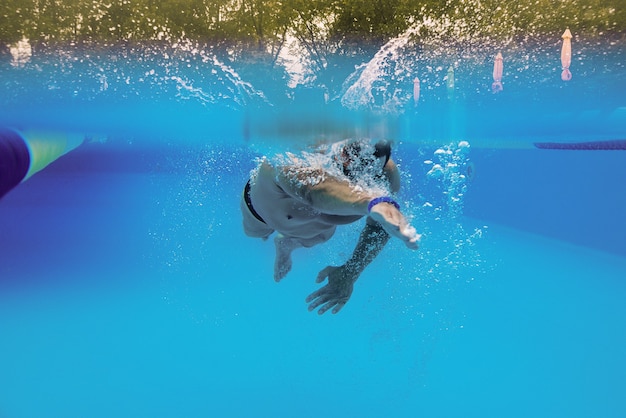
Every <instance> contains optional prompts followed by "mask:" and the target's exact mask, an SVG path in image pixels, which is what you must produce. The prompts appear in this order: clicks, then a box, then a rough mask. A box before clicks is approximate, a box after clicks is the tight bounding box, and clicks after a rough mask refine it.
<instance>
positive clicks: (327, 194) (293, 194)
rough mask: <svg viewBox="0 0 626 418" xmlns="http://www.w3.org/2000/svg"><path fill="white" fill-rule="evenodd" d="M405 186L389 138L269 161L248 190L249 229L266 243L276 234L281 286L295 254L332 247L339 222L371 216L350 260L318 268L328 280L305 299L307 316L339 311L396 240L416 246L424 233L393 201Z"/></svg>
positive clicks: (277, 277)
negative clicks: (369, 267)
mask: <svg viewBox="0 0 626 418" xmlns="http://www.w3.org/2000/svg"><path fill="white" fill-rule="evenodd" d="M305 154H307V155H305ZM399 189H400V174H399V171H398V167H397V166H396V164H395V163H394V161H393V160H392V159H391V145H390V144H389V142H387V141H379V142H377V143H373V142H372V141H370V140H362V139H359V140H354V139H351V140H346V141H341V142H337V143H334V144H332V145H330V146H328V147H326V149H319V150H317V152H316V153H315V154H312V153H303V155H302V157H297V156H295V155H293V154H290V153H287V154H286V157H285V158H283V161H280V162H279V163H270V162H269V161H268V160H267V159H266V158H265V159H263V160H262V161H261V162H260V164H259V165H258V167H257V168H256V169H255V170H253V173H252V176H251V178H250V180H249V181H248V183H247V184H246V186H245V188H244V191H243V195H242V198H241V212H242V215H243V229H244V232H245V233H246V235H248V236H250V237H254V238H262V239H264V240H266V239H267V238H269V236H270V235H271V234H272V233H274V232H276V233H277V234H276V236H275V237H274V244H275V246H276V260H275V262H274V280H275V281H277V282H279V281H281V280H282V279H283V278H284V277H285V276H286V275H287V273H289V271H290V270H291V266H292V261H291V253H292V251H293V250H295V249H296V248H300V247H307V248H308V247H313V246H315V245H318V244H321V243H323V242H326V241H328V240H329V239H330V238H331V237H332V236H333V234H334V233H335V230H336V228H337V226H338V225H346V224H350V223H353V222H356V221H358V220H359V219H361V218H362V217H364V216H366V217H367V219H366V222H365V227H364V228H363V230H362V231H361V234H360V236H359V240H358V242H357V244H356V247H355V249H354V251H353V253H352V256H351V257H350V259H349V260H348V261H346V263H345V264H343V265H341V266H327V267H325V268H324V269H323V270H322V271H320V272H319V274H318V275H317V280H316V282H317V283H322V282H323V281H324V280H326V279H327V280H328V283H327V284H326V285H325V286H323V287H322V288H320V289H318V290H317V291H315V292H313V293H311V294H310V295H309V296H308V297H307V298H306V302H307V303H309V311H313V310H315V309H317V308H319V310H318V313H319V314H320V315H321V314H323V313H325V312H326V311H328V310H331V309H332V313H333V314H336V313H337V312H339V311H340V310H341V309H342V308H343V307H344V305H345V304H346V303H347V302H348V300H349V299H350V296H351V295H352V290H353V287H354V283H355V282H356V281H357V279H358V278H359V276H360V275H361V273H362V272H363V270H365V268H366V267H367V265H369V264H370V263H371V262H372V261H373V260H374V258H376V256H377V255H378V254H379V253H380V251H381V250H382V249H383V248H384V246H385V244H386V243H387V242H388V241H389V238H390V237H392V236H393V237H396V238H399V239H400V240H402V241H403V242H404V244H405V245H406V246H407V247H408V248H410V249H412V250H416V249H417V248H418V244H419V241H420V235H419V234H418V233H417V232H416V231H415V228H413V227H412V226H411V225H409V223H408V222H407V220H406V218H405V217H404V215H402V213H401V212H400V205H399V204H398V203H397V202H396V201H395V200H394V199H393V197H392V195H394V194H396V193H397V192H398V190H399Z"/></svg>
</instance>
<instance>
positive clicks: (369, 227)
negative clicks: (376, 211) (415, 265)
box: [306, 218, 390, 315]
mask: <svg viewBox="0 0 626 418" xmlns="http://www.w3.org/2000/svg"><path fill="white" fill-rule="evenodd" d="M389 237H390V236H389V234H388V233H387V232H386V231H385V230H384V229H383V227H382V226H381V225H380V224H379V223H377V222H375V221H373V220H372V219H370V218H367V222H366V224H365V228H363V231H362V232H361V235H360V236H359V241H358V243H357V245H356V248H355V249H354V251H353V253H352V257H350V259H349V260H348V261H347V262H346V263H345V264H344V265H343V266H339V267H335V266H327V267H326V268H324V269H323V270H322V271H320V273H319V274H318V275H317V280H316V283H321V282H323V281H324V280H325V279H328V283H327V284H326V285H325V286H324V287H322V288H320V289H318V290H317V291H315V292H313V293H311V294H310V295H309V296H308V297H307V298H306V302H307V303H309V311H313V310H315V309H317V308H318V307H320V306H321V308H320V309H319V310H318V311H317V313H318V314H320V315H322V314H323V313H324V312H326V311H328V310H329V309H332V313H333V314H336V313H337V312H339V311H340V310H341V308H343V307H344V305H345V304H346V303H347V302H348V299H350V296H351V295H352V289H353V287H354V282H356V281H357V279H358V278H359V276H360V275H361V273H362V272H363V270H365V267H367V266H368V265H369V264H370V263H371V262H372V260H374V259H375V258H376V256H377V255H378V253H380V251H381V250H382V249H383V248H384V247H385V244H387V241H389Z"/></svg>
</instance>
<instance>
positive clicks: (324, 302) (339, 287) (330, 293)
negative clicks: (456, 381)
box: [306, 264, 358, 315]
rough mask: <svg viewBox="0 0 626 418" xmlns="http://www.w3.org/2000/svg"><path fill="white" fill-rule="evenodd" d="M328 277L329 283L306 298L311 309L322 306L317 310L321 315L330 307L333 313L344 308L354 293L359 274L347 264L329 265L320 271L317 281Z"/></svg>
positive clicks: (320, 281)
mask: <svg viewBox="0 0 626 418" xmlns="http://www.w3.org/2000/svg"><path fill="white" fill-rule="evenodd" d="M327 278H328V284H326V285H325V286H324V287H322V288H321V289H319V290H316V291H315V292H313V293H311V294H310V295H309V296H307V298H306V302H307V303H309V311H313V310H315V309H317V308H318V307H319V306H322V307H321V308H320V309H319V310H318V311H317V313H318V314H320V315H322V314H323V313H324V312H326V311H328V310H329V309H332V313H334V314H336V313H337V312H339V311H340V310H341V308H343V306H344V305H345V304H346V303H347V302H348V299H350V296H351V295H352V289H353V287H354V282H356V279H357V278H358V274H357V273H356V272H355V271H354V269H349V268H347V267H346V265H345V264H344V265H343V266H340V267H335V266H328V267H326V268H324V269H323V270H322V271H320V272H319V274H318V275H317V280H316V281H315V282H316V283H322V282H323V281H324V280H325V279H327Z"/></svg>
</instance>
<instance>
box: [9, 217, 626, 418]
mask: <svg viewBox="0 0 626 418" xmlns="http://www.w3.org/2000/svg"><path fill="white" fill-rule="evenodd" d="M228 225H230V224H227V226H228ZM230 226H232V227H233V228H234V227H235V224H234V222H233V224H232V225H230ZM339 238H341V237H339ZM235 244H236V245H237V253H239V254H246V255H247V256H246V257H245V258H239V259H237V261H236V262H223V261H220V260H228V259H229V257H232V255H233V251H234V248H235V247H234V245H235ZM476 246H477V249H478V250H479V251H480V254H481V255H482V258H483V259H484V263H483V266H484V269H483V271H482V273H481V274H479V275H473V273H475V271H472V277H473V278H474V280H469V281H468V280H466V279H468V278H469V277H465V275H464V271H463V270H461V271H459V272H458V274H455V275H449V274H447V273H446V274H443V275H437V274H436V272H435V274H434V275H432V276H428V275H426V274H425V275H421V273H420V272H421V270H420V267H419V265H418V263H419V262H418V258H416V256H415V255H414V254H411V253H400V252H399V251H395V249H394V248H388V249H386V250H385V251H386V253H383V255H382V256H381V258H380V259H378V260H376V262H375V263H374V264H373V265H372V266H371V268H370V269H368V270H367V271H366V273H364V275H363V277H362V278H361V280H360V281H359V282H358V284H357V286H356V290H355V293H354V295H353V298H352V300H351V301H350V302H349V304H348V305H347V306H346V308H345V309H344V311H342V313H340V314H339V315H336V316H330V315H326V316H323V317H319V316H318V315H316V314H312V313H309V312H307V311H306V304H305V303H304V297H305V296H306V294H308V292H310V291H312V290H314V289H315V288H316V285H315V284H314V283H313V281H314V275H315V273H316V272H317V271H318V270H319V269H320V268H321V267H323V265H322V264H323V263H324V261H325V260H323V258H322V260H320V258H321V257H322V255H323V254H324V252H323V251H321V250H320V251H316V250H315V249H314V250H312V252H311V253H307V252H298V253H296V254H295V259H294V261H295V263H296V264H295V266H294V270H293V271H292V272H291V274H290V276H289V277H287V279H285V281H284V282H282V283H280V284H275V283H273V281H272V279H271V268H272V259H271V256H272V249H271V243H267V242H265V243H263V242H261V241H258V240H250V239H246V238H244V237H241V236H232V237H228V238H225V239H224V241H223V242H222V243H221V244H220V245H213V246H211V247H210V248H206V249H205V250H204V251H206V252H209V253H210V255H207V256H206V260H204V261H207V262H208V263H207V264H201V263H197V262H196V263H194V262H190V263H179V265H178V266H177V267H176V266H172V267H170V268H169V269H168V267H166V266H162V267H157V266H153V267H152V268H146V269H145V271H144V272H143V274H144V275H146V276H151V278H152V279H153V280H147V279H146V278H144V280H141V281H140V283H139V284H137V283H138V282H137V277H136V275H137V274H140V273H141V272H140V271H135V272H134V274H129V275H128V277H125V278H123V277H122V278H120V277H118V278H117V280H115V282H114V284H111V286H109V287H108V288H107V290H106V291H103V289H102V287H96V286H90V285H82V286H80V285H76V284H73V285H69V284H68V285H66V286H65V287H59V288H56V289H52V290H46V289H41V288H40V289H39V291H34V290H33V289H32V288H31V289H21V290H13V291H11V292H7V293H5V294H4V295H3V296H2V297H1V298H2V303H1V304H0V331H1V332H2V335H3V341H5V343H3V345H2V346H1V347H0V369H2V370H3V371H4V372H3V373H2V376H1V377H0V393H1V394H2V395H0V413H1V414H3V415H5V416H16V417H31V416H32V417H48V416H50V417H51V416H92V417H100V416H102V417H105V416H120V417H124V416H138V415H144V416H145V415H150V416H229V417H245V416H252V415H264V416H276V417H283V416H284V417H291V416H302V417H313V416H319V415H325V416H330V417H340V416H355V415H356V416H363V417H378V416H383V415H389V416H397V417H404V416H406V417H409V416H416V415H422V416H461V415H462V416H466V417H489V416H493V417H497V416H509V417H526V416H546V417H551V416H570V417H583V416H592V415H598V416H604V417H618V416H623V415H624V414H625V413H626V409H624V405H623V403H622V402H621V401H619V399H621V398H620V394H621V393H623V392H624V390H625V389H626V380H625V379H624V377H623V376H626V361H624V359H623V356H622V354H621V347H623V346H624V344H625V343H626V326H625V324H624V321H623V318H624V317H626V315H625V314H626V307H624V305H623V303H622V301H623V300H624V297H625V296H626V288H625V285H624V283H623V273H624V271H626V258H623V257H618V256H613V255H609V254H606V253H601V252H597V251H593V250H589V249H587V248H583V247H577V246H573V245H570V244H565V243H562V242H560V241H555V240H551V239H546V238H543V237H539V236H535V235H531V234H525V233H520V232H518V231H515V230H510V229H506V228H502V227H498V226H497V225H495V226H494V225H492V226H490V227H489V229H488V233H487V234H485V236H483V238H482V239H481V240H479V241H477V242H476ZM326 250H330V251H333V250H337V251H339V248H338V246H336V243H335V244H333V243H332V241H331V243H329V247H326ZM423 250H424V251H427V250H428V249H427V247H425V248H423ZM392 254H393V255H394V256H393V257H392ZM398 271H402V272H403V273H404V274H402V275H399V274H395V273H394V272H398ZM415 272H417V273H418V275H415V276H414V275H413V273H415ZM468 272H469V270H468ZM66 273H67V274H71V271H69V270H68V271H67V272H66ZM94 275H97V273H96V272H94ZM420 276H421V277H420ZM101 279H102V280H97V282H104V281H105V280H106V277H102V278H101ZM418 279H419V280H418ZM79 282H80V281H79V280H76V281H73V283H79ZM130 282H134V283H136V285H135V286H129V285H124V284H123V283H126V284H128V283H130ZM66 283H68V282H66Z"/></svg>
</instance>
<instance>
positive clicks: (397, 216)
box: [370, 202, 421, 250]
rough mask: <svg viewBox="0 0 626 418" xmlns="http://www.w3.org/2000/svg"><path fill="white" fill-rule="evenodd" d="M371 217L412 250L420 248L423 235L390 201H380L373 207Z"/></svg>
mask: <svg viewBox="0 0 626 418" xmlns="http://www.w3.org/2000/svg"><path fill="white" fill-rule="evenodd" d="M370 217H371V218H372V219H374V220H375V221H376V222H378V223H379V224H380V226H382V227H383V229H384V230H385V231H387V233H388V234H389V235H391V236H392V237H396V238H400V239H401V240H402V241H403V242H404V244H405V245H406V246H407V247H409V248H410V249H412V250H417V249H418V248H419V242H420V238H421V235H420V234H418V233H417V231H415V228H413V227H412V226H411V225H409V223H408V222H407V221H406V218H405V217H404V215H402V213H401V212H400V211H399V210H398V209H397V208H396V207H395V206H394V205H392V204H390V203H386V202H383V203H379V204H377V205H374V206H373V207H372V210H371V211H370Z"/></svg>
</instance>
